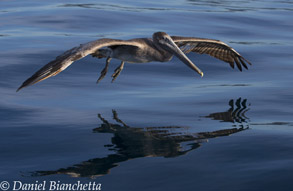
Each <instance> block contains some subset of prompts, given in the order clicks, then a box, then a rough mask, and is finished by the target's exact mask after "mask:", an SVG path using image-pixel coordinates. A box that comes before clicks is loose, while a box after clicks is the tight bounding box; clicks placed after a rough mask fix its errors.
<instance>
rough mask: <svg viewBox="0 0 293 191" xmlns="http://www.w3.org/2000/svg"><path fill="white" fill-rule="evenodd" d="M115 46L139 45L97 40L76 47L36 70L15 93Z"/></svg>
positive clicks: (129, 42) (131, 42)
mask: <svg viewBox="0 0 293 191" xmlns="http://www.w3.org/2000/svg"><path fill="white" fill-rule="evenodd" d="M117 45H129V46H139V44H136V43H135V42H133V41H124V40H115V39H99V40H95V41H91V42H88V43H85V44H81V45H80V46H78V47H74V48H72V49H70V50H67V51H66V52H64V53H63V54H61V55H60V56H57V57H56V59H55V60H53V61H51V62H49V63H48V64H46V65H45V66H43V67H42V68H41V69H40V70H38V71H37V72H36V73H35V74H33V75H32V76H31V77H30V78H28V79H27V80H26V81H25V82H23V84H22V85H21V86H20V87H19V88H18V89H17V91H19V90H20V89H22V88H24V87H26V86H30V85H33V84H35V83H37V82H40V81H42V80H45V79H47V78H49V77H51V76H55V75H57V74H58V73H60V72H61V71H63V70H65V69H66V68H67V67H68V66H70V65H71V64H72V63H73V62H74V61H76V60H79V59H81V58H83V57H85V56H87V55H89V54H93V53H95V52H96V51H97V50H98V49H100V48H103V47H107V46H117Z"/></svg>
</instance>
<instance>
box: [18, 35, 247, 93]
mask: <svg viewBox="0 0 293 191" xmlns="http://www.w3.org/2000/svg"><path fill="white" fill-rule="evenodd" d="M190 52H196V53H199V54H209V55H210V56H213V57H215V58H217V59H220V60H222V61H224V62H227V63H229V64H230V66H231V67H232V68H234V63H236V65H237V67H238V69H239V70H240V71H242V66H243V67H244V68H246V69H248V67H247V64H250V65H251V63H250V62H249V61H247V60H246V59H245V58H243V57H242V56H241V55H240V54H239V53H238V52H236V51H235V50H234V49H233V48H231V47H230V46H228V45H227V44H225V43H224V42H221V41H219V40H212V39H204V38H194V37H180V36H169V35H168V34H167V33H165V32H156V33H154V34H153V37H152V38H136V39H130V40H118V39H108V38H103V39H98V40H95V41H91V42H88V43H85V44H81V45H80V46H78V47H74V48H72V49H70V50H68V51H66V52H64V53H63V54H61V55H60V56H57V57H56V59H55V60H53V61H51V62H49V63H48V64H47V65H45V66H43V67H42V68H41V69H40V70H38V71H37V72H36V73H35V74H33V75H32V76H31V77H30V78H28V79H27V80H26V81H25V82H23V84H22V85H21V86H20V87H19V88H18V89H17V91H19V90H20V89H22V88H24V87H27V86H30V85H33V84H35V83H37V82H40V81H42V80H44V79H47V78H49V77H51V76H55V75H57V74H58V73H60V72H61V71H63V70H65V69H66V68H67V67H68V66H70V65H71V64H72V63H73V62H74V61H76V60H79V59H81V58H83V57H85V56H87V55H92V56H93V57H97V58H106V66H105V68H104V69H103V70H102V72H101V75H100V77H99V79H98V81H97V83H98V82H99V81H101V80H102V79H103V78H104V77H105V75H106V73H107V71H108V66H109V63H110V60H111V59H112V58H115V59H119V60H121V64H120V66H119V67H118V68H116V69H115V71H114V74H113V75H112V77H113V79H112V82H113V81H114V80H115V79H116V78H117V77H118V76H119V74H120V73H121V71H122V70H123V68H124V63H125V62H128V63H147V62H167V61H170V60H171V59H172V57H173V56H176V57H178V58H179V59H180V60H181V61H182V62H183V63H184V64H186V65H187V66H188V67H190V68H191V69H192V70H194V71H195V72H197V73H198V74H200V75H201V76H203V72H202V71H201V70H200V69H199V68H198V67H197V66H196V65H195V64H194V63H193V62H192V61H191V60H190V59H189V58H188V57H187V56H186V55H185V54H187V53H190Z"/></svg>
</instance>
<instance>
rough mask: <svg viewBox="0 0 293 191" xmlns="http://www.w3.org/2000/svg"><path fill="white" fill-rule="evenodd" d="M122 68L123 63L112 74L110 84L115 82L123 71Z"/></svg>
mask: <svg viewBox="0 0 293 191" xmlns="http://www.w3.org/2000/svg"><path fill="white" fill-rule="evenodd" d="M123 68H124V61H122V62H121V64H120V66H118V67H117V68H116V69H115V71H114V74H112V77H113V79H112V82H111V83H113V82H114V81H115V80H116V78H117V77H118V76H119V75H120V73H121V71H122V70H123Z"/></svg>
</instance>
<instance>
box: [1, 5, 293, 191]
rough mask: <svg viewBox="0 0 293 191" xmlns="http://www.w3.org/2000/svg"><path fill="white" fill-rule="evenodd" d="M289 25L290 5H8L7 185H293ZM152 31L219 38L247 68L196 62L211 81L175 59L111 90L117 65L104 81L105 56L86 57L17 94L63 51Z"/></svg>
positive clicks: (292, 41) (134, 67)
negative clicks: (18, 183) (40, 183)
mask: <svg viewBox="0 0 293 191" xmlns="http://www.w3.org/2000/svg"><path fill="white" fill-rule="evenodd" d="M292 18H293V2H292V1H286V0H285V1H262V0H255V1H252V0H248V1H240V0H239V1H234V0H232V1H230V0H227V1H195V0H179V1H165V0H164V1H153V0H151V1H137V2H134V1H128V0H125V1H111V0H110V1H90V0H87V1H83V2H82V3H81V1H63V2H60V1H54V0H53V1H48V2H41V1H34V0H29V1H25V2H20V1H0V44H1V46H0V94H1V99H0V116H1V118H0V154H1V155H0V156H1V157H0V182H2V181H8V183H10V186H13V181H16V180H17V181H22V182H23V183H36V181H38V182H41V181H46V182H48V183H49V181H60V182H61V183H72V184H73V183H76V182H77V181H81V182H82V183H88V182H90V181H91V182H96V183H101V185H102V190H111V191H112V190H115V191H116V190H140V191H143V190H186V191H187V190H266V191H268V190H293V184H292V180H293V173H292V172H293V118H292V114H293V101H292V98H293V88H292V80H293V77H292V71H293V65H292V60H293V54H292V50H293V33H292V31H293V21H292ZM156 31H165V32H167V33H168V34H170V35H178V36H190V37H202V38H212V39H218V40H222V41H223V42H225V43H227V44H229V45H231V46H232V47H233V48H234V49H236V50H237V51H238V52H239V53H240V54H241V55H243V56H244V57H245V58H246V59H248V60H249V61H251V62H252V66H249V70H244V71H243V72H240V71H238V70H237V69H234V70H233V69H231V68H230V67H229V64H226V63H224V62H222V61H219V60H216V59H214V58H212V57H209V56H207V55H199V54H193V53H191V54H188V57H189V58H190V59H191V60H192V61H193V62H194V63H195V64H196V65H197V66H198V67H199V68H200V69H201V70H202V71H203V72H204V73H205V75H204V77H203V78H200V76H199V75H197V74H195V73H194V72H193V71H192V70H190V69H189V68H187V67H186V66H185V65H184V64H182V63H181V62H180V60H178V59H177V58H173V59H172V60H171V61H170V62H165V63H158V62H153V63H146V64H129V63H126V64H125V67H124V70H123V71H122V73H121V75H120V76H119V77H118V78H117V79H116V81H115V82H114V83H111V75H110V73H111V72H112V71H114V70H115V68H116V67H117V66H118V65H119V64H120V62H119V61H118V60H113V61H111V64H110V68H109V74H108V75H107V76H106V77H105V79H103V80H102V81H101V82H100V83H99V84H96V83H95V82H96V80H97V79H98V77H99V74H100V72H101V70H102V69H103V68H104V64H105V59H96V58H92V57H86V58H84V59H82V60H79V61H77V62H76V63H74V64H73V65H71V66H70V67H69V68H68V69H67V70H65V71H64V72H62V73H60V74H59V75H57V76H55V77H52V78H50V79H47V80H45V81H42V82H40V83H38V84H36V85H34V86H31V87H28V88H25V89H23V90H21V91H20V92H17V93H16V89H17V88H18V87H19V86H20V85H21V83H22V82H23V81H24V80H25V79H27V78H28V77H30V76H31V75H32V74H33V73H34V72H35V71H36V70H38V69H39V68H40V67H41V66H43V65H45V64H46V63H48V62H49V61H51V60H53V59H54V58H55V57H56V56H57V55H59V54H61V53H63V52H64V51H65V50H68V49H70V48H72V47H75V46H77V45H79V44H81V43H85V42H88V41H92V40H95V39H98V38H116V39H130V38H138V37H151V36H152V34H153V33H154V32H156ZM48 183H47V184H48ZM1 186H2V185H1ZM1 188H2V187H1ZM47 189H48V188H47ZM9 190H12V188H10V189H9Z"/></svg>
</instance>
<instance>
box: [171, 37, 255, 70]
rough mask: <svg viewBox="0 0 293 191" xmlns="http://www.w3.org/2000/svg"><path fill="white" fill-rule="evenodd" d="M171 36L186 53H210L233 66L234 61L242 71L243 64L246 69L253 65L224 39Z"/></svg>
mask: <svg viewBox="0 0 293 191" xmlns="http://www.w3.org/2000/svg"><path fill="white" fill-rule="evenodd" d="M171 38H172V39H173V41H174V42H175V43H176V44H177V46H178V47H180V49H181V50H182V51H183V52H184V53H189V52H197V53H199V54H208V55H210V56H213V57H215V58H217V59H220V60H222V61H224V62H227V63H229V64H230V66H231V67H232V68H234V63H236V65H237V67H238V69H239V70H240V71H242V67H241V65H242V66H243V67H244V68H246V69H248V67H247V64H249V65H251V63H250V62H249V61H248V60H246V59H245V58H243V57H242V56H241V55H240V54H239V53H238V52H237V51H236V50H234V49H233V48H231V47H230V46H228V45H227V44H225V43H224V42H222V41H219V40H212V39H205V38H193V37H180V36H171Z"/></svg>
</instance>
